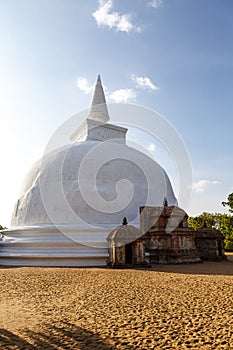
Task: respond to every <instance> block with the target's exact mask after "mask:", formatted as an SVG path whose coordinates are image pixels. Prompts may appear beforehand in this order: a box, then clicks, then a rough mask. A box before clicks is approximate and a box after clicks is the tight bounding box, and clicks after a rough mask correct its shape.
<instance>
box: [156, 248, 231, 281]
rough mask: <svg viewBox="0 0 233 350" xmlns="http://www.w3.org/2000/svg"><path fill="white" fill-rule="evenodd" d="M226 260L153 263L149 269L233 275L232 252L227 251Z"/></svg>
mask: <svg viewBox="0 0 233 350" xmlns="http://www.w3.org/2000/svg"><path fill="white" fill-rule="evenodd" d="M226 256H227V260H223V261H205V262H201V263H195V264H177V265H155V266H153V267H151V268H150V269H149V270H150V271H157V272H167V273H169V272H170V273H180V274H191V275H222V276H233V254H232V253H227V254H226Z"/></svg>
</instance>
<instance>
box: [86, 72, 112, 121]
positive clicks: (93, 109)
mask: <svg viewBox="0 0 233 350" xmlns="http://www.w3.org/2000/svg"><path fill="white" fill-rule="evenodd" d="M88 119H93V120H97V121H99V122H101V123H107V122H108V121H109V115H108V108H107V105H106V100H105V95H104V89H103V86H102V83H101V79H100V75H98V78H97V81H96V84H95V88H94V93H93V97H92V101H91V105H90V109H89V113H88Z"/></svg>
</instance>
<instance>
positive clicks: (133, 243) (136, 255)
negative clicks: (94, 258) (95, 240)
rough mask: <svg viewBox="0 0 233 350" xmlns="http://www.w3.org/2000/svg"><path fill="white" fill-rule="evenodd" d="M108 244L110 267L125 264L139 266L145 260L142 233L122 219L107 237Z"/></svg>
mask: <svg viewBox="0 0 233 350" xmlns="http://www.w3.org/2000/svg"><path fill="white" fill-rule="evenodd" d="M107 241H108V246H109V261H108V264H109V265H111V266H112V267H115V266H117V267H121V266H122V267H123V266H126V265H128V266H129V265H134V266H140V265H143V263H144V260H145V244H144V241H143V239H142V233H141V231H140V230H138V229H137V228H136V227H134V226H132V225H128V224H127V220H126V218H124V219H123V223H122V226H118V227H116V229H115V230H113V231H112V232H110V234H109V235H108V237H107Z"/></svg>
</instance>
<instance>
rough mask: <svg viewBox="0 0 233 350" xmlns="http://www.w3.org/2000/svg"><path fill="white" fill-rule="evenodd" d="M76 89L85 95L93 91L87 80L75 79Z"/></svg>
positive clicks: (92, 86)
mask: <svg viewBox="0 0 233 350" xmlns="http://www.w3.org/2000/svg"><path fill="white" fill-rule="evenodd" d="M77 87H78V88H79V89H80V90H81V91H83V92H84V93H85V94H89V93H91V92H92V91H93V88H94V84H92V85H91V83H90V82H89V81H88V80H87V78H83V77H79V78H78V79H77Z"/></svg>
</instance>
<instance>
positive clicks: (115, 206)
mask: <svg viewBox="0 0 233 350" xmlns="http://www.w3.org/2000/svg"><path fill="white" fill-rule="evenodd" d="M108 121H109V115H108V108H107V105H106V101H105V96H104V91H103V87H102V84H101V80H100V77H99V76H98V79H97V83H96V86H95V89H94V94H93V99H92V103H91V106H90V109H89V113H88V116H87V119H86V120H85V121H84V122H83V124H82V125H81V126H80V127H78V129H77V130H75V131H74V132H73V133H72V135H71V136H70V138H71V140H72V142H73V143H72V144H69V145H67V146H64V147H61V148H58V149H56V150H54V151H51V152H50V153H48V154H47V155H45V156H44V157H43V158H42V159H40V160H39V161H38V162H36V163H35V164H34V166H33V167H32V169H31V171H30V172H29V174H28V175H27V177H26V179H25V181H24V184H23V187H22V191H21V194H20V197H19V199H18V201H17V203H16V206H15V209H14V212H13V215H12V222H11V228H10V229H9V230H5V231H4V238H3V239H2V240H1V241H0V265H16V266H104V265H106V263H107V258H108V249H107V248H108V247H107V237H108V235H109V233H110V232H111V231H112V230H113V229H114V228H115V227H116V226H118V225H120V224H121V222H122V219H123V217H127V219H128V222H129V223H130V224H133V225H134V226H136V227H139V207H140V206H145V205H151V206H161V204H162V202H163V200H164V197H166V198H167V201H168V203H169V205H176V204H177V201H176V198H175V196H174V193H173V190H172V187H171V184H170V181H169V178H168V176H167V174H166V172H165V171H164V169H163V168H162V167H161V166H160V165H159V164H158V163H156V162H155V161H153V160H152V159H151V158H150V157H148V156H147V155H145V154H144V153H141V152H139V151H138V150H136V149H134V148H131V147H129V146H127V145H126V133H127V129H126V128H123V127H120V126H116V125H112V124H110V123H108Z"/></svg>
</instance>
